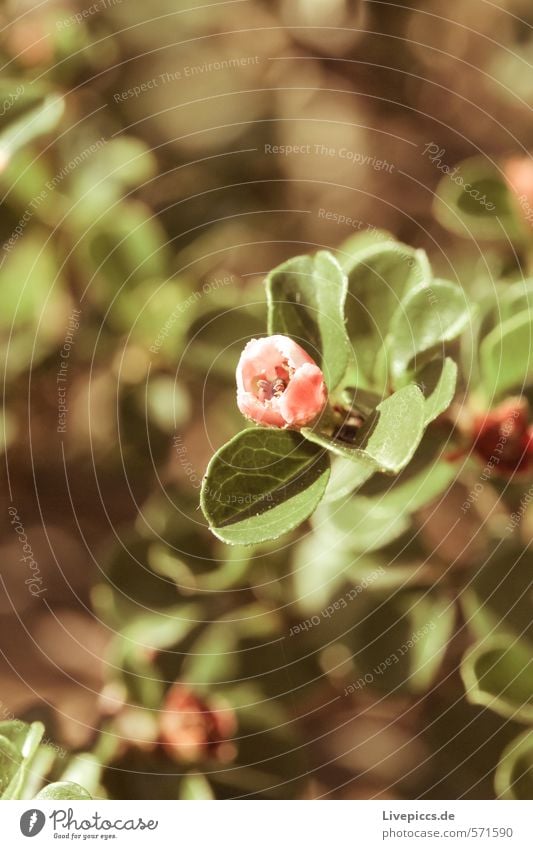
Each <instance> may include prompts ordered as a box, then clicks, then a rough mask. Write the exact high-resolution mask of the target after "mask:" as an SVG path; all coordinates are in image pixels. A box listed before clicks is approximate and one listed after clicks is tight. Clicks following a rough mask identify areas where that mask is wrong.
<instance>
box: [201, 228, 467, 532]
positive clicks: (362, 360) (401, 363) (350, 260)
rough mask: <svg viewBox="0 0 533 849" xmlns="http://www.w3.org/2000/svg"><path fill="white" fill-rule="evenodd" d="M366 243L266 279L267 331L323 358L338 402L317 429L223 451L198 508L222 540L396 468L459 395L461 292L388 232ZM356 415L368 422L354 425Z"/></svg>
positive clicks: (240, 440) (254, 432) (266, 432)
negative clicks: (456, 357) (453, 346)
mask: <svg viewBox="0 0 533 849" xmlns="http://www.w3.org/2000/svg"><path fill="white" fill-rule="evenodd" d="M368 241H369V240H368V236H365V237H364V238H362V237H360V236H359V237H354V238H352V239H351V240H350V241H349V242H348V243H346V244H345V245H343V246H342V248H341V249H340V250H339V259H336V258H335V257H334V256H333V255H332V254H331V253H329V252H327V251H320V252H319V253H318V254H316V256H314V257H307V256H303V257H296V258H295V259H292V260H289V261H288V262H286V263H284V264H283V265H281V266H279V267H278V268H275V269H274V270H273V271H272V272H271V273H270V274H269V275H268V278H267V281H266V286H267V301H268V333H269V334H275V333H281V334H284V335H287V336H289V337H291V338H293V339H295V340H297V341H298V342H299V344H301V345H302V347H304V348H305V349H306V350H307V351H308V353H309V354H310V355H311V356H313V357H314V359H315V360H317V362H318V365H319V366H320V367H321V369H322V371H323V373H324V376H325V381H326V385H327V388H328V391H329V399H330V407H329V409H328V411H327V413H326V415H323V416H322V417H321V418H320V420H319V421H318V422H317V423H316V425H315V426H314V427H313V428H303V429H302V430H301V431H299V432H295V431H290V430H275V429H267V428H249V429H247V430H245V431H243V432H242V433H240V434H238V435H237V436H236V437H234V439H232V440H231V441H230V442H229V443H228V444H227V445H224V446H223V447H222V448H221V449H219V451H218V452H217V453H216V454H215V456H214V457H213V459H212V461H211V463H210V465H209V467H208V469H207V473H206V476H205V480H204V484H203V491H202V507H203V509H204V512H205V515H206V517H207V519H208V520H209V524H210V527H211V528H212V530H213V532H214V533H215V534H216V535H217V536H218V537H219V538H220V539H221V540H223V541H224V542H227V543H230V544H244V545H251V544H254V543H260V542H265V541H267V540H273V539H276V538H277V537H279V536H280V535H281V534H283V533H286V532H288V531H290V530H292V529H293V528H295V527H296V526H297V525H299V524H300V523H301V522H303V521H304V520H305V519H307V518H308V517H309V516H310V515H311V514H312V513H313V512H314V510H315V509H316V508H317V506H318V504H319V503H320V501H321V500H322V499H323V498H324V496H325V495H326V492H327V494H328V500H329V501H333V500H335V499H336V498H340V497H344V496H347V495H349V494H350V493H351V492H354V491H355V490H356V489H357V488H358V487H359V486H361V485H362V484H363V483H365V482H366V481H368V480H370V478H371V477H373V476H374V475H376V474H385V475H398V474H399V473H400V472H401V471H402V470H403V469H405V468H406V466H407V465H408V464H409V462H410V461H411V459H412V458H413V456H414V455H415V453H416V451H417V449H418V447H419V446H420V444H421V442H422V440H423V437H424V434H425V432H426V429H427V427H428V425H429V424H430V423H431V422H432V421H434V420H435V419H436V418H437V417H438V416H439V415H440V414H441V413H442V412H443V411H444V410H446V409H447V407H448V406H449V404H450V402H451V401H452V398H453V395H454V392H455V386H456V378H457V367H456V365H455V362H454V361H453V360H452V359H451V358H450V357H448V356H447V355H446V349H445V346H446V343H449V342H452V341H453V340H454V339H456V338H457V337H458V336H459V335H460V334H461V333H462V332H463V330H464V329H465V328H466V327H467V326H468V325H469V323H470V321H471V316H472V310H471V309H470V308H469V306H468V303H467V301H466V298H465V295H464V293H463V290H462V289H461V288H460V287H459V286H457V285H454V284H453V283H449V282H448V281H445V280H439V279H434V278H433V275H432V271H431V267H430V264H429V261H428V259H427V257H426V255H425V253H424V252H423V251H420V250H413V249H411V248H408V247H407V246H405V245H402V244H401V243H398V242H396V241H395V240H394V239H393V238H392V237H390V236H388V234H385V233H374V234H373V242H374V243H373V244H372V243H371V244H368ZM371 241H372V240H371ZM332 410H333V411H334V414H335V413H336V414H337V417H339V419H340V420H339V421H338V422H335V421H333V424H332V415H331V413H332ZM354 413H356V414H357V415H358V416H362V417H363V418H364V424H363V426H361V427H351V428H350V426H349V424H347V423H349V422H350V416H351V415H353V414H354ZM332 461H333V463H334V470H333V472H334V473H333V476H331V466H332Z"/></svg>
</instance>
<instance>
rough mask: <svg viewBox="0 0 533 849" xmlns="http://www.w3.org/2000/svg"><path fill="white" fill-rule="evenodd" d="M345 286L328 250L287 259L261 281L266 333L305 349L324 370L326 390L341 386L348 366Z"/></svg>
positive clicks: (341, 272)
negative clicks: (293, 342)
mask: <svg viewBox="0 0 533 849" xmlns="http://www.w3.org/2000/svg"><path fill="white" fill-rule="evenodd" d="M347 285H348V281H347V279H346V275H345V274H344V272H343V270H342V268H341V267H340V265H339V263H338V262H337V260H336V259H335V257H334V256H332V255H331V254H330V253H328V252H327V251H319V253H317V254H316V256H314V257H310V256H299V257H295V258H294V259H290V260H288V262H284V263H283V264H282V265H280V266H278V267H277V268H274V270H273V271H271V272H270V274H269V275H268V277H267V279H266V286H267V298H268V332H269V333H270V334H273V333H281V334H283V335H285V336H290V337H291V338H292V339H294V340H295V341H296V342H298V343H299V344H300V345H301V346H302V347H303V348H305V350H306V351H307V353H308V354H309V355H310V356H311V357H313V359H314V360H315V361H316V362H317V364H318V365H319V366H320V368H321V369H322V371H323V372H324V378H325V381H326V384H327V386H328V388H329V389H330V390H331V389H334V388H335V387H336V386H337V385H338V384H339V383H340V381H341V380H342V378H343V376H344V373H345V371H346V367H347V365H348V355H349V342H348V337H347V335H346V329H345V322H344V302H345V300H346V290H347Z"/></svg>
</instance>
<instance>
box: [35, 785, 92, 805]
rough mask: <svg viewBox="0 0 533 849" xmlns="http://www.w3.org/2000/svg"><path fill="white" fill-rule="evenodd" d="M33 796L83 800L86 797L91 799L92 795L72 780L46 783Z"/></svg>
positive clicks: (37, 797)
mask: <svg viewBox="0 0 533 849" xmlns="http://www.w3.org/2000/svg"><path fill="white" fill-rule="evenodd" d="M35 798H36V799H57V800H60V799H65V800H69V801H75V800H78V801H85V800H86V799H92V796H90V795H89V793H87V791H86V790H85V789H84V788H83V787H80V785H79V784H74V782H73V781H54V782H52V784H47V785H46V787H44V788H43V789H42V790H41V792H40V793H37V796H36V797H35Z"/></svg>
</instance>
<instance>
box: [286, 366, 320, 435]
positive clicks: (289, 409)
mask: <svg viewBox="0 0 533 849" xmlns="http://www.w3.org/2000/svg"><path fill="white" fill-rule="evenodd" d="M325 403H326V387H325V386H324V376H323V374H322V372H321V371H320V369H319V368H318V366H317V365H315V364H312V365H311V364H310V363H304V364H303V365H302V366H300V368H299V369H297V371H296V372H295V374H294V375H293V377H292V379H291V381H290V383H289V385H288V386H287V389H286V390H285V392H284V393H283V395H282V396H281V397H280V399H279V410H280V413H281V415H282V416H283V418H284V419H285V421H286V422H287V424H288V425H292V426H295V427H304V426H305V425H306V424H309V423H310V422H312V421H313V419H316V417H317V416H318V415H319V413H321V412H322V410H323V409H324V405H325Z"/></svg>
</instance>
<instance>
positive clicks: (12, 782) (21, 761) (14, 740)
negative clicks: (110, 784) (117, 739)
mask: <svg viewBox="0 0 533 849" xmlns="http://www.w3.org/2000/svg"><path fill="white" fill-rule="evenodd" d="M43 734H44V726H43V724H42V723H41V722H32V723H31V724H27V723H25V722H21V721H20V720H17V719H13V720H7V721H5V722H0V798H1V799H65V800H67V799H68V800H74V799H91V798H92V797H91V795H90V794H89V793H88V791H87V790H86V789H85V787H82V786H81V785H80V784H78V783H77V781H75V780H74V778H78V776H79V775H83V780H87V781H90V782H91V784H94V785H95V786H98V775H99V770H98V767H97V765H96V763H95V761H94V758H93V757H92V756H91V755H90V754H88V753H86V754H84V755H79V756H78V757H77V758H72V759H71V760H70V764H69V766H68V767H67V769H66V770H65V771H64V772H63V774H62V775H60V776H59V777H58V779H57V780H53V781H49V782H48V783H47V784H46V785H45V786H44V787H43V786H42V785H43V783H44V781H45V779H46V777H47V776H48V774H49V773H50V772H52V773H53V772H56V773H57V772H58V767H57V760H58V759H57V757H56V751H57V749H56V747H53V746H51V745H50V744H49V743H46V742H44V743H43V742H42V738H43Z"/></svg>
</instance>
